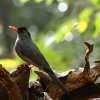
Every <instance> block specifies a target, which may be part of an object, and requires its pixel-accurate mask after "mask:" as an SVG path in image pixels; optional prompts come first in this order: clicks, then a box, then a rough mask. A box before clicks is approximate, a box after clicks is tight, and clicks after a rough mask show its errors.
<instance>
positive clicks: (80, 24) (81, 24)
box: [78, 20, 88, 33]
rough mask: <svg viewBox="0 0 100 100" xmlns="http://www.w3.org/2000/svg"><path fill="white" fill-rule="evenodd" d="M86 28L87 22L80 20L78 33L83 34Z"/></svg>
mask: <svg viewBox="0 0 100 100" xmlns="http://www.w3.org/2000/svg"><path fill="white" fill-rule="evenodd" d="M87 27H88V21H87V20H80V21H79V27H78V31H79V32H80V33H83V32H85V31H86V29H87Z"/></svg>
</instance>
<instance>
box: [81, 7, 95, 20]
mask: <svg viewBox="0 0 100 100" xmlns="http://www.w3.org/2000/svg"><path fill="white" fill-rule="evenodd" d="M92 12H93V8H86V9H84V10H83V11H82V12H81V13H80V15H79V18H80V19H88V18H89V17H90V15H91V14H92Z"/></svg>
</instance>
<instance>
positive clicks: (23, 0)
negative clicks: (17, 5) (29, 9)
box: [20, 0, 29, 3]
mask: <svg viewBox="0 0 100 100" xmlns="http://www.w3.org/2000/svg"><path fill="white" fill-rule="evenodd" d="M28 1H29V0H20V2H21V3H26V2H28Z"/></svg>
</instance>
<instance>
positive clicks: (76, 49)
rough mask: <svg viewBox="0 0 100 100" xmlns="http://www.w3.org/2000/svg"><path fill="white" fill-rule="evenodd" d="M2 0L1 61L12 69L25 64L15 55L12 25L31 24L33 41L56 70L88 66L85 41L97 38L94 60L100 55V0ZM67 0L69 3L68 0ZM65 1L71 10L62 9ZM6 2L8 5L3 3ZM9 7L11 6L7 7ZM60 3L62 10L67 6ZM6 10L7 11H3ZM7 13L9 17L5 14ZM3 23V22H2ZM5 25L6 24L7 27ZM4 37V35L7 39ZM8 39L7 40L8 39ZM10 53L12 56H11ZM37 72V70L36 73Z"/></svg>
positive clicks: (0, 27) (0, 18) (0, 28)
mask: <svg viewBox="0 0 100 100" xmlns="http://www.w3.org/2000/svg"><path fill="white" fill-rule="evenodd" d="M15 1H16V0H14V2H13V3H12V2H11V1H5V0H1V1H0V4H1V5H0V7H1V6H2V8H1V9H0V12H1V17H0V20H1V21H2V22H1V23H0V24H1V25H0V47H1V48H0V58H1V59H2V58H4V57H5V59H3V60H0V63H1V64H3V65H4V66H5V67H6V66H7V67H8V69H12V67H15V66H17V65H18V64H20V63H23V61H21V60H20V59H19V57H18V56H16V55H15V54H12V48H13V45H14V41H15V37H16V36H15V34H13V33H12V32H11V31H9V30H8V28H7V26H8V25H10V24H11V25H15V26H27V27H28V29H29V30H30V31H31V32H32V33H31V34H32V38H33V41H34V42H35V43H36V44H37V45H38V47H39V49H40V51H41V52H42V53H43V55H44V56H45V57H46V59H47V61H48V62H49V63H50V65H51V67H53V69H56V70H59V71H65V70H67V69H68V68H69V67H70V66H78V65H84V54H85V49H84V45H83V41H88V40H89V41H92V42H93V41H94V42H95V44H96V46H97V47H96V49H95V50H96V51H97V52H95V53H94V54H93V59H92V61H93V60H94V59H97V58H100V54H98V52H99V49H98V48H99V46H100V43H99V42H100V39H99V35H100V25H99V22H100V0H20V1H19V2H15ZM66 2H67V3H66ZM61 3H64V4H65V5H66V6H67V7H68V9H66V10H65V11H64V12H62V11H60V10H59V5H60V4H61ZM3 4H4V6H3ZM5 6H6V7H7V8H8V9H7V11H6V10H5ZM63 7H64V6H60V9H64V8H63ZM2 12H5V13H2ZM5 16H6V17H5ZM2 23H3V24H2ZM4 25H5V26H4ZM3 37H4V38H3ZM6 40H7V41H6ZM9 52H11V54H12V55H11V56H12V57H13V56H14V55H15V56H14V57H13V58H12V59H9V58H8V59H7V58H6V57H8V55H9ZM32 74H33V73H32Z"/></svg>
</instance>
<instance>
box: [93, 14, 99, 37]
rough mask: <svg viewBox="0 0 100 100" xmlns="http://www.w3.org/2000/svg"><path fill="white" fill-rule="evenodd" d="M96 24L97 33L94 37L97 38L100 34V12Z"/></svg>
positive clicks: (95, 32)
mask: <svg viewBox="0 0 100 100" xmlns="http://www.w3.org/2000/svg"><path fill="white" fill-rule="evenodd" d="M94 24H95V31H94V33H93V37H97V36H98V35H99V33H100V12H98V13H97V15H96V18H95V21H94Z"/></svg>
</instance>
